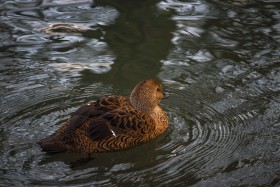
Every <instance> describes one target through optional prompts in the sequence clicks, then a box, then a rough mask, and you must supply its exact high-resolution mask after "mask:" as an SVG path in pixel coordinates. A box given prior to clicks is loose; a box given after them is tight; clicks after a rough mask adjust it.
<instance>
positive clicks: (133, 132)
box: [88, 107, 156, 141]
mask: <svg viewBox="0 0 280 187" xmlns="http://www.w3.org/2000/svg"><path fill="white" fill-rule="evenodd" d="M155 127H156V124H155V121H154V119H153V118H152V117H150V116H149V115H147V114H146V113H143V112H141V111H139V110H136V109H133V108H131V107H122V108H121V109H116V110H112V111H110V112H107V113H105V114H103V115H102V116H100V117H98V118H96V119H95V120H93V121H92V122H91V125H90V128H89V130H88V134H89V137H90V138H91V139H92V140H95V141H100V140H103V139H106V138H108V137H112V136H114V137H117V136H120V135H128V136H130V137H132V138H135V139H136V138H141V137H144V136H146V135H147V134H149V133H153V132H154V131H155Z"/></svg>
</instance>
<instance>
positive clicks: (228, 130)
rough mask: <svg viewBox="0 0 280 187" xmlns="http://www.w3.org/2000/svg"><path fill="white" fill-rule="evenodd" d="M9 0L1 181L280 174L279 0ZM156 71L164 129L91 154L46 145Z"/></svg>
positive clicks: (267, 179)
mask: <svg viewBox="0 0 280 187" xmlns="http://www.w3.org/2000/svg"><path fill="white" fill-rule="evenodd" d="M0 2H1V3H0V59H1V63H0V79H1V82H0V88H1V89H0V94H1V100H0V103H1V113H0V119H1V124H0V160H1V162H0V186H279V185H280V97H279V93H280V8H279V3H278V1H276V0H275V1H273V0H270V1H269V0H259V1H253V0H252V1H250V0H247V1H245V0H244V1H242V0H236V1H215V0H213V1H210V0H202V1H198V0H193V1H174V0H166V1H159V0H149V1H148V0H142V1H140V0H104V1H102V0H97V1H95V3H92V2H90V1H89V0H80V1H71V0H68V1H58V0H54V1H51V0H41V1H40V0H37V1H36V0H26V1H20V0H17V1H0ZM74 2H75V3H74ZM53 24H68V25H73V24H74V25H75V28H76V30H66V29H57V30H52V31H53V32H45V31H46V30H44V29H46V28H52V25H53ZM42 29H43V30H42ZM54 31H56V32H54ZM149 78H155V79H158V80H160V81H161V82H162V83H163V84H164V87H165V88H166V89H167V90H169V93H170V98H169V99H168V100H165V101H163V102H162V107H163V108H165V109H166V111H167V112H168V115H169V117H170V127H169V129H168V132H167V133H166V134H165V135H164V136H162V137H160V138H158V139H156V140H155V141H152V142H149V143H147V144H144V145H141V146H138V147H135V148H133V149H130V150H126V151H121V152H114V153H104V154H96V155H95V156H94V158H95V159H94V160H91V161H89V162H87V163H82V162H81V163H79V162H78V160H81V159H82V158H84V157H85V155H83V154H70V153H67V154H66V153H64V154H55V155H49V154H46V153H44V152H42V151H41V149H40V148H39V146H38V145H37V144H36V141H38V140H39V139H41V138H44V137H46V136H48V135H50V134H52V133H53V132H54V131H55V130H56V129H58V127H59V125H60V123H61V122H63V121H64V120H65V119H67V118H68V117H69V116H70V114H71V113H72V112H74V111H75V110H76V109H77V108H78V107H79V106H80V105H82V104H84V103H87V102H89V101H92V100H96V99H97V98H99V97H102V96H104V95H113V94H119V95H128V94H129V93H130V91H131V89H132V88H133V86H134V85H135V84H136V83H137V82H138V81H140V80H143V79H149Z"/></svg>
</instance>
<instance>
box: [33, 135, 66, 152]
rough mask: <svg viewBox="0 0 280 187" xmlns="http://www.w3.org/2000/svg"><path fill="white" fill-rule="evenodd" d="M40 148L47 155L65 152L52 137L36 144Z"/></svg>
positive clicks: (59, 143)
mask: <svg viewBox="0 0 280 187" xmlns="http://www.w3.org/2000/svg"><path fill="white" fill-rule="evenodd" d="M38 144H39V145H40V146H41V148H42V149H43V150H44V151H46V152H49V153H59V152H63V151H65V148H63V146H62V145H61V142H60V141H59V140H58V139H57V138H56V137H54V136H50V137H48V138H45V139H42V140H40V141H39V142H38Z"/></svg>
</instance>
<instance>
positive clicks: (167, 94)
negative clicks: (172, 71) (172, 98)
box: [163, 91, 169, 99]
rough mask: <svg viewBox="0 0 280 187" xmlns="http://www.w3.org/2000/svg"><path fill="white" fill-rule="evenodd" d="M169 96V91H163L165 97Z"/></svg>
mask: <svg viewBox="0 0 280 187" xmlns="http://www.w3.org/2000/svg"><path fill="white" fill-rule="evenodd" d="M167 98H169V93H168V92H166V91H165V92H163V99H167Z"/></svg>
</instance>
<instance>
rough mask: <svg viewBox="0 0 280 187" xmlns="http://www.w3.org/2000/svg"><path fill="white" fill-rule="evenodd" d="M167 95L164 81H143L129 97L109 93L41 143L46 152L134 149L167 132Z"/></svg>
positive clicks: (75, 114) (84, 107) (85, 107)
mask: <svg viewBox="0 0 280 187" xmlns="http://www.w3.org/2000/svg"><path fill="white" fill-rule="evenodd" d="M163 98H166V95H165V94H164V93H163V87H162V84H160V83H159V82H158V81H156V80H144V81H141V82H140V83H138V84H137V85H136V86H135V88H134V89H133V90H132V92H131V94H130V97H129V98H127V97H124V96H108V97H102V98H100V99H98V100H97V101H95V102H91V103H88V104H86V105H83V106H81V107H80V108H79V109H78V110H77V111H76V112H74V114H73V115H72V116H71V118H70V119H69V120H67V121H66V122H64V123H63V124H62V125H61V127H60V128H59V129H58V130H57V131H56V132H55V133H54V134H53V135H51V136H50V137H47V138H45V139H42V140H40V141H39V142H38V143H39V145H40V146H41V147H42V149H43V150H44V151H46V152H82V153H89V154H91V153H96V152H105V151H117V150H123V149H128V148H131V147H133V146H135V145H138V144H141V143H144V142H147V141H149V140H151V139H154V138H156V137H157V136H159V135H161V134H162V133H163V132H165V131H166V129H167V127H168V116H167V114H166V113H165V112H164V110H163V109H162V108H161V107H160V106H159V105H158V104H159V102H160V101H161V100H162V99H163Z"/></svg>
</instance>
